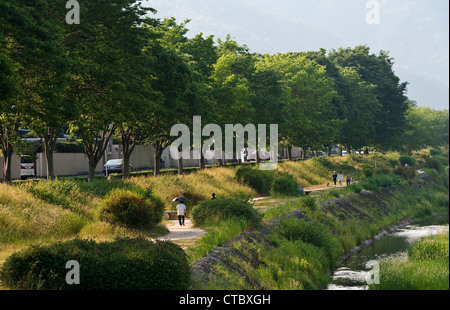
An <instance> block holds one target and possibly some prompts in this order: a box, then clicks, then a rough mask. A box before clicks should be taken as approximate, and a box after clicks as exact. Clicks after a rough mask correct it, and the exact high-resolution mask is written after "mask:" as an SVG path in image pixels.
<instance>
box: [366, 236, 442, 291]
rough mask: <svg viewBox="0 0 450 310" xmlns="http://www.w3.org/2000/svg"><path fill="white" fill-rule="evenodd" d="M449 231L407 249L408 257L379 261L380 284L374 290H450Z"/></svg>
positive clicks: (372, 287)
mask: <svg viewBox="0 0 450 310" xmlns="http://www.w3.org/2000/svg"><path fill="white" fill-rule="evenodd" d="M448 253H449V238H448V233H441V234H438V235H435V236H430V237H426V238H424V239H422V240H420V241H418V242H416V243H415V244H414V245H413V246H412V247H411V248H410V249H409V250H408V258H407V260H403V259H401V258H392V259H385V260H382V261H381V264H380V270H381V275H380V285H370V287H369V289H371V290H448V289H449V273H448V267H449V255H448Z"/></svg>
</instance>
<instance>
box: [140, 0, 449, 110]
mask: <svg viewBox="0 0 450 310" xmlns="http://www.w3.org/2000/svg"><path fill="white" fill-rule="evenodd" d="M378 2H379V3H380V6H381V10H380V18H381V20H380V24H379V25H369V24H367V23H366V15H367V13H368V12H369V10H368V9H366V3H367V1H362V0H339V1H335V0H222V1H215V0H151V1H144V3H145V4H148V5H149V6H151V7H153V8H155V9H156V10H158V14H157V15H156V16H157V17H159V18H163V17H169V16H170V17H172V16H173V17H176V19H177V20H178V22H181V21H184V20H185V19H190V20H191V22H190V23H189V25H188V28H189V29H190V30H191V31H190V33H189V35H190V36H194V35H195V34H197V33H200V32H203V33H204V34H206V35H210V34H212V35H215V36H216V37H217V38H222V39H224V38H225V37H226V36H227V34H230V35H231V36H232V37H233V38H235V40H236V41H237V42H239V43H240V44H245V45H247V46H248V47H249V48H250V49H251V50H252V51H253V52H258V53H270V54H274V53H278V52H279V53H285V52H300V51H310V50H319V49H320V48H325V49H327V50H331V49H338V48H340V47H354V46H356V45H363V44H364V45H367V46H369V47H370V48H371V51H372V52H373V53H378V52H379V51H380V50H385V51H389V52H390V56H391V57H393V58H394V59H395V70H396V74H397V75H398V76H399V77H400V78H401V80H402V81H407V82H409V83H410V85H409V87H408V90H409V91H408V97H409V98H410V99H411V100H414V101H417V103H418V104H419V105H420V106H430V107H432V108H434V109H438V110H441V109H448V108H449V25H448V22H449V2H448V1H442V0H427V1H423V0H378Z"/></svg>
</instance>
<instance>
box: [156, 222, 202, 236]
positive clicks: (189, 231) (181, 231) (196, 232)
mask: <svg viewBox="0 0 450 310" xmlns="http://www.w3.org/2000/svg"><path fill="white" fill-rule="evenodd" d="M184 224H185V226H180V224H179V223H178V220H174V221H170V222H169V223H168V224H167V225H166V227H167V229H168V230H169V231H170V233H169V234H168V235H166V236H163V237H159V238H157V240H169V241H176V240H187V239H194V238H197V237H201V236H203V235H205V234H206V231H204V230H203V229H200V228H195V227H194V225H193V224H192V221H191V220H190V219H186V220H185V222H184Z"/></svg>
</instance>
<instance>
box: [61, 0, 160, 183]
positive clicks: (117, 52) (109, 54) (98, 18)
mask: <svg viewBox="0 0 450 310" xmlns="http://www.w3.org/2000/svg"><path fill="white" fill-rule="evenodd" d="M150 11H153V10H152V9H150V8H144V7H142V5H141V4H140V3H136V1H134V0H117V1H114V2H111V1H91V2H87V3H85V4H84V5H83V6H81V12H80V15H81V16H83V22H82V23H81V24H80V25H71V27H69V28H68V29H69V31H70V32H69V33H68V34H67V37H66V43H67V46H68V48H69V49H70V57H71V61H72V62H71V63H72V67H71V77H72V78H71V81H70V90H69V92H68V96H69V98H70V99H71V100H73V102H74V103H75V104H76V108H77V113H78V115H79V116H78V117H77V118H76V119H75V120H74V121H72V122H71V132H72V133H73V134H74V135H75V136H76V137H77V138H79V139H81V140H82V141H83V144H84V147H85V152H86V155H87V157H88V161H89V180H92V179H93V178H94V176H95V170H96V167H97V165H98V164H99V162H100V160H101V159H102V157H103V155H104V154H105V151H106V148H107V146H108V141H109V140H110V139H111V137H112V135H113V133H114V132H115V130H116V128H117V127H118V126H119V124H120V122H121V121H122V120H123V118H122V115H123V113H125V111H126V110H127V106H128V105H129V104H130V102H132V101H133V100H134V99H136V97H137V96H138V95H135V94H134V92H135V91H136V90H137V86H136V85H137V79H139V77H137V76H136V75H135V74H134V71H133V70H132V68H131V67H130V64H136V63H138V62H137V61H136V62H135V60H134V59H135V58H136V57H139V55H141V53H142V50H143V44H142V40H143V39H142V38H143V36H145V29H144V28H143V27H141V26H142V25H143V24H147V23H150V24H151V23H152V22H153V21H152V20H151V19H149V18H147V19H145V16H146V14H147V13H148V12H150ZM143 33H144V34H143ZM130 59H131V61H130Z"/></svg>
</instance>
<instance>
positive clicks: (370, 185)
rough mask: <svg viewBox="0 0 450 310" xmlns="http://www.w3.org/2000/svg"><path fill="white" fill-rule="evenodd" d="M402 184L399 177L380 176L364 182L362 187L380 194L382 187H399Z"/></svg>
mask: <svg viewBox="0 0 450 310" xmlns="http://www.w3.org/2000/svg"><path fill="white" fill-rule="evenodd" d="M400 182H401V177H400V176H398V175H378V176H374V177H371V178H367V179H365V180H363V181H362V182H361V186H362V188H364V189H366V190H369V191H374V192H379V191H380V188H381V187H389V186H392V185H397V184H400Z"/></svg>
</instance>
